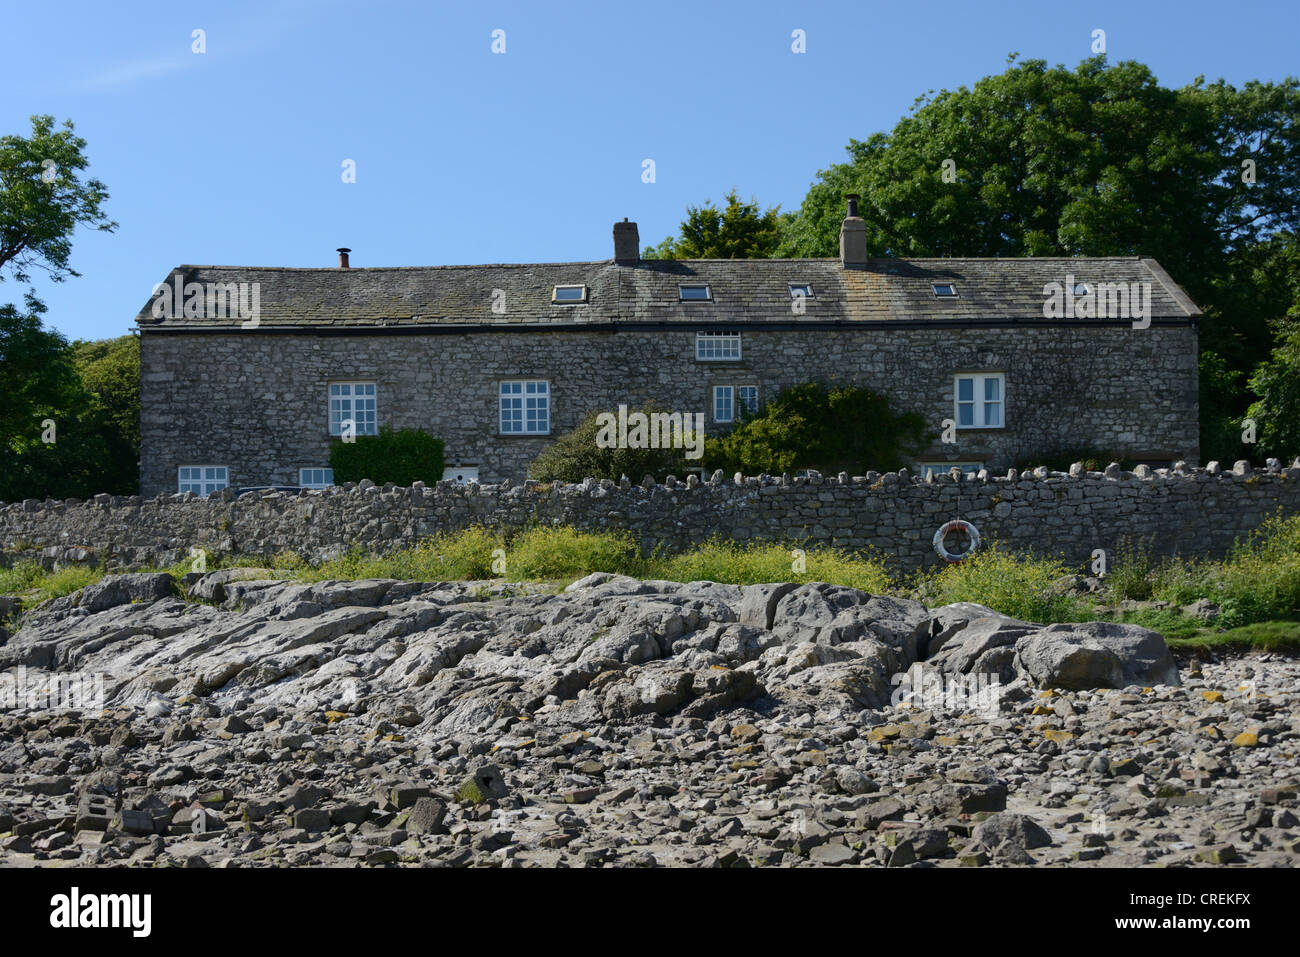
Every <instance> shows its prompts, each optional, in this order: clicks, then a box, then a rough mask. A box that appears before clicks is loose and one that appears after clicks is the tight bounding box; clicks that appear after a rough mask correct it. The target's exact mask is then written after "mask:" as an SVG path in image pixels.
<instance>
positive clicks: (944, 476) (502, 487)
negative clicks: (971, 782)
mask: <svg viewBox="0 0 1300 957" xmlns="http://www.w3.org/2000/svg"><path fill="white" fill-rule="evenodd" d="M1267 476H1277V477H1280V478H1283V479H1290V480H1297V479H1300V457H1297V458H1296V459H1295V461H1294V462H1293V463H1292V465H1291V466H1290V467H1289V468H1283V467H1282V466H1281V463H1280V462H1279V460H1278V459H1269V460H1268V461H1267V463H1266V465H1265V467H1264V468H1263V469H1256V468H1254V467H1253V466H1252V465H1251V463H1250V462H1249V461H1247V460H1245V459H1242V460H1239V461H1237V462H1235V463H1233V466H1232V468H1231V469H1224V468H1223V467H1222V466H1221V465H1220V464H1219V463H1218V462H1209V463H1207V464H1206V465H1205V466H1204V467H1203V468H1202V467H1193V466H1189V465H1187V464H1186V463H1185V462H1176V463H1174V465H1173V467H1171V468H1168V469H1153V468H1150V467H1149V466H1146V465H1139V466H1137V468H1135V469H1134V470H1133V471H1131V472H1130V471H1124V470H1122V469H1120V467H1119V465H1118V464H1117V463H1111V464H1110V465H1109V466H1107V467H1106V469H1105V470H1104V471H1101V472H1091V471H1087V470H1086V469H1085V468H1084V467H1083V464H1082V463H1078V462H1076V463H1075V464H1074V465H1072V466H1070V470H1069V471H1068V472H1056V471H1051V470H1049V469H1047V468H1045V467H1040V468H1037V469H1033V470H1025V471H1023V472H1020V471H1018V470H1016V469H1009V470H1008V471H1007V473H1006V474H1005V475H996V476H994V475H990V474H989V472H988V470H987V469H980V470H979V472H977V473H974V474H966V473H963V472H961V470H960V469H957V468H953V469H950V470H949V471H947V472H938V471H932V472H930V473H929V474H927V475H926V476H924V477H922V476H920V475H916V474H914V473H912V472H911V470H909V469H906V468H904V469H900V470H898V471H897V472H884V473H881V472H868V473H867V474H866V475H853V476H850V475H849V474H848V473H847V472H841V473H839V475H822V474H821V473H820V472H816V471H808V472H806V473H801V474H797V475H794V476H791V475H789V474H788V473H787V474H783V475H768V474H763V475H756V476H745V475H742V474H741V473H739V472H737V473H735V475H734V476H733V477H732V478H731V479H730V480H729V481H728V480H727V479H726V478H725V477H724V476H723V474H722V472H721V471H716V472H714V473H713V475H712V477H711V478H709V479H706V480H704V481H701V480H700V479H699V477H698V476H696V475H694V474H692V475H688V476H687V478H686V480H685V481H682V480H680V479H677V478H675V477H673V476H668V477H667V478H666V479H665V481H664V482H663V483H659V482H656V481H655V479H654V478H653V477H651V476H649V475H647V476H645V477H644V478H643V479H642V481H640V482H638V483H635V484H634V483H633V482H632V481H631V480H630V479H628V478H627V477H626V476H624V477H623V478H622V480H621V481H619V482H614V481H613V480H611V479H599V480H598V479H594V478H588V479H584V480H583V481H581V482H574V483H563V482H556V483H551V482H539V481H537V480H535V479H526V480H523V481H519V482H515V481H511V480H509V479H506V480H503V481H501V482H498V483H495V484H487V485H479V484H478V483H475V482H469V483H458V482H452V481H441V482H437V483H435V484H433V485H426V484H425V483H424V482H415V483H413V484H412V485H410V486H397V485H393V484H392V483H389V484H387V485H383V486H379V485H376V484H375V483H374V482H371V481H370V480H369V479H363V480H362V481H360V482H345V483H344V484H342V485H336V486H330V487H329V488H324V489H302V490H301V491H299V492H292V493H290V492H284V491H280V490H274V489H263V490H252V491H248V492H244V493H243V494H241V495H238V496H236V495H235V490H233V489H229V488H227V489H222V490H221V491H219V492H214V493H212V494H211V495H209V496H206V497H205V496H200V495H196V494H195V493H193V492H185V493H179V494H178V493H169V492H160V493H159V494H158V495H156V496H154V497H153V498H145V497H144V496H141V495H110V494H107V493H102V494H99V495H95V496H93V497H92V498H89V499H85V500H82V499H76V498H69V499H51V498H47V499H36V498H29V499H24V500H23V501H21V502H8V503H6V502H0V520H2V519H3V518H4V517H5V516H6V515H12V514H14V513H15V512H38V511H43V510H47V509H54V510H58V511H62V510H63V509H65V508H67V507H76V506H87V505H89V506H101V507H107V508H118V507H123V506H139V505H144V504H171V503H180V502H253V501H258V500H262V499H276V500H296V499H299V498H332V497H335V496H339V495H357V494H376V493H378V494H386V493H398V494H401V493H406V494H410V493H422V495H429V494H431V493H435V494H436V493H438V492H450V491H457V490H459V491H460V494H462V495H464V496H466V497H469V498H473V497H476V496H480V495H484V496H491V495H495V494H500V493H511V492H514V493H516V494H520V493H527V492H532V493H535V494H536V493H541V494H549V495H551V496H561V497H562V496H570V495H583V494H591V493H592V492H594V491H605V492H607V491H610V490H613V489H615V488H617V489H619V490H622V491H630V490H634V489H639V490H642V491H652V490H656V489H665V490H677V489H697V488H702V489H718V488H728V487H735V488H744V489H752V488H769V487H771V488H781V487H799V486H805V485H830V486H835V485H839V486H859V487H865V488H867V489H869V490H871V491H886V490H890V489H894V488H905V487H907V486H909V485H910V486H929V485H988V484H992V485H1009V484H1012V485H1013V484H1017V483H1025V482H1031V483H1032V482H1052V481H1070V480H1084V479H1092V480H1105V481H1113V482H1165V481H1198V480H1199V481H1205V480H1210V479H1218V480H1222V481H1233V480H1237V479H1250V478H1254V479H1256V480H1258V479H1260V478H1264V477H1267ZM0 547H3V543H0Z"/></svg>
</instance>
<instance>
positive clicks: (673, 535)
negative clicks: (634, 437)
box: [0, 460, 1300, 570]
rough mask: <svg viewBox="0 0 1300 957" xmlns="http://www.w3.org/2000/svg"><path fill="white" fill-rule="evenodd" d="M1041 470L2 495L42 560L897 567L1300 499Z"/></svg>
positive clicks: (1212, 528)
mask: <svg viewBox="0 0 1300 957" xmlns="http://www.w3.org/2000/svg"><path fill="white" fill-rule="evenodd" d="M1072 473H1074V474H1065V473H1061V472H1051V473H1049V472H1047V471H1046V470H1045V469H1040V470H1037V471H1036V472H1035V473H1032V474H1030V473H1026V474H1023V475H1021V474H1016V473H1015V472H1014V471H1010V472H1008V474H1007V475H1005V476H999V477H989V476H988V474H987V472H981V473H980V474H979V475H978V476H974V477H971V476H967V477H966V478H964V479H963V480H961V481H960V482H958V481H954V479H953V477H952V475H950V474H942V473H941V474H938V475H935V476H933V477H932V478H931V479H929V480H922V479H920V478H919V477H916V476H913V475H910V474H909V473H908V472H907V471H906V470H904V471H902V472H888V473H885V474H883V475H880V474H877V473H869V474H868V475H865V476H856V477H851V476H848V475H840V476H826V477H823V476H820V475H817V474H815V473H814V474H812V475H811V476H809V477H808V478H803V477H795V478H789V477H785V476H778V477H773V476H763V477H758V478H745V479H741V481H740V482H739V483H738V482H736V481H735V480H726V481H724V480H723V478H722V476H721V475H720V474H715V475H714V477H713V479H711V480H709V481H705V482H699V481H698V480H696V479H695V477H694V476H691V477H690V478H689V479H688V480H687V481H686V482H679V481H676V480H670V481H669V482H665V483H664V484H658V485H656V484H653V483H647V484H648V485H649V487H643V486H641V485H632V484H631V483H623V485H622V486H620V485H618V484H615V483H613V482H610V481H608V480H605V481H601V482H596V481H593V480H587V481H586V482H583V483H581V484H575V485H553V486H548V485H540V484H538V483H536V482H532V481H528V482H523V483H510V482H502V483H500V484H497V485H482V486H480V485H476V484H469V485H458V484H456V483H453V482H440V483H438V484H436V485H435V486H429V487H424V486H421V485H419V484H417V485H416V486H414V487H412V488H394V487H384V488H380V487H377V486H374V485H372V484H371V483H369V482H362V483H360V485H351V484H349V485H347V486H343V487H338V488H330V489H325V490H321V491H307V492H302V493H300V494H296V495H295V494H287V493H284V492H247V493H244V494H243V495H240V496H238V497H235V496H234V494H233V491H232V490H229V489H227V490H223V491H220V492H217V493H214V494H213V495H212V496H210V497H208V498H201V497H199V496H196V495H195V494H194V493H186V494H184V495H176V494H164V495H159V496H158V497H156V498H152V499H144V498H141V497H139V496H132V497H120V496H110V495H100V496H96V497H95V498H94V499H93V500H91V501H88V502H79V501H77V500H69V501H68V502H55V501H52V500H47V501H45V502H41V501H38V500H35V499H30V500H27V501H25V502H22V503H15V504H10V505H3V506H0V549H3V550H4V551H5V552H9V553H11V554H12V553H17V554H18V555H25V556H27V557H38V556H39V557H41V558H42V559H43V560H44V561H45V562H46V563H47V564H53V563H55V562H68V561H89V560H104V561H106V562H107V563H108V564H109V565H110V566H115V567H124V568H126V567H137V568H138V567H143V566H159V565H167V564H171V563H172V562H175V561H177V560H179V559H181V558H187V557H189V556H190V549H192V548H201V549H203V550H205V551H206V552H207V553H208V554H209V555H211V556H220V555H232V556H234V555H246V556H271V555H274V554H275V553H277V552H280V551H292V552H295V553H298V554H300V555H303V556H304V557H306V558H308V559H309V560H320V559H324V558H328V557H332V556H335V555H338V554H340V553H343V552H345V551H347V550H348V549H349V548H351V547H353V546H357V547H360V548H363V549H369V550H374V551H379V552H382V551H385V550H387V549H390V548H392V547H394V546H399V545H409V544H412V543H414V542H416V541H418V540H419V539H421V538H424V537H426V536H429V535H433V534H435V533H438V532H441V531H449V530H457V529H462V528H466V527H468V526H471V525H476V524H480V525H484V526H488V527H491V528H499V529H505V530H518V529H523V528H526V527H528V526H530V525H534V524H540V525H573V526H575V527H577V528H581V529H589V530H605V529H612V528H613V529H627V530H629V531H630V532H632V534H633V535H634V537H635V538H636V540H637V541H638V542H639V543H640V546H641V547H642V549H643V550H645V551H649V550H650V549H651V548H653V547H655V546H656V545H659V544H663V545H666V546H668V547H669V548H672V549H680V548H683V547H686V546H689V545H691V544H695V543H699V542H702V541H705V540H707V539H709V538H710V537H713V536H719V537H722V538H727V539H733V540H735V541H741V542H744V541H750V540H756V541H778V542H792V543H800V542H806V543H813V544H831V543H834V544H836V545H839V546H842V547H845V548H850V549H861V548H868V547H871V548H876V549H879V550H880V551H882V552H883V553H884V554H885V555H886V556H887V557H888V558H889V559H890V560H891V562H892V563H893V564H894V566H895V567H896V568H898V569H902V570H910V569H914V568H917V567H921V566H926V565H931V564H933V563H935V562H936V561H938V558H937V556H936V555H935V553H934V551H933V550H932V548H931V538H932V536H933V534H934V532H935V530H936V529H937V528H938V527H939V526H940V525H941V524H942V523H943V522H944V521H946V520H947V519H950V518H954V517H960V518H963V519H965V520H967V521H969V522H972V523H974V524H975V525H976V527H977V528H978V529H979V531H980V534H981V535H982V536H983V538H984V539H985V541H986V542H987V541H1000V542H1003V543H1005V544H1006V545H1008V546H1011V547H1013V548H1017V549H1029V550H1032V551H1035V552H1039V553H1049V554H1056V555H1060V556H1061V557H1063V558H1064V559H1065V560H1066V561H1067V562H1069V563H1071V564H1072V565H1079V566H1082V565H1083V564H1084V563H1086V562H1088V561H1089V559H1090V557H1091V555H1092V552H1093V550H1095V549H1104V550H1105V551H1106V552H1107V555H1108V556H1109V558H1110V559H1113V557H1114V550H1115V549H1117V548H1118V546H1119V544H1120V542H1121V541H1122V540H1123V539H1125V538H1129V539H1135V540H1136V539H1144V540H1146V541H1147V542H1148V543H1149V544H1150V545H1151V547H1152V550H1153V552H1154V553H1155V554H1157V555H1168V554H1174V553H1181V554H1189V555H1196V556H1216V555H1222V554H1223V553H1224V552H1225V551H1226V549H1228V548H1229V547H1230V546H1231V544H1232V542H1233V541H1234V540H1235V539H1236V538H1238V537H1239V536H1242V535H1245V534H1246V533H1248V532H1250V531H1251V530H1252V529H1254V528H1255V527H1257V526H1258V525H1259V523H1260V522H1261V521H1262V520H1263V519H1265V518H1267V517H1268V516H1269V515H1270V514H1272V513H1274V512H1276V511H1278V510H1281V511H1283V512H1284V513H1288V514H1291V513H1295V512H1297V511H1300V460H1298V461H1297V462H1296V463H1295V464H1294V465H1293V466H1292V467H1291V468H1286V469H1283V468H1281V467H1280V465H1279V463H1277V461H1276V460H1270V461H1269V463H1268V467H1267V468H1266V469H1264V470H1254V469H1252V468H1251V466H1250V465H1249V463H1246V462H1239V463H1237V464H1236V465H1235V466H1234V468H1233V469H1232V470H1230V471H1226V470H1221V469H1220V468H1219V466H1218V464H1217V463H1214V462H1211V463H1209V464H1208V465H1207V466H1206V467H1205V468H1204V469H1201V468H1190V467H1188V466H1185V465H1182V464H1181V463H1180V464H1179V465H1177V466H1176V467H1175V468H1173V469H1168V470H1165V469H1158V470H1152V469H1149V468H1146V467H1145V466H1139V467H1138V468H1137V469H1136V470H1135V471H1134V472H1122V471H1120V470H1119V468H1118V467H1117V466H1112V467H1111V468H1109V469H1107V471H1106V472H1105V473H1100V472H1086V473H1085V472H1084V471H1083V470H1082V468H1081V467H1077V466H1076V467H1075V468H1074V469H1072Z"/></svg>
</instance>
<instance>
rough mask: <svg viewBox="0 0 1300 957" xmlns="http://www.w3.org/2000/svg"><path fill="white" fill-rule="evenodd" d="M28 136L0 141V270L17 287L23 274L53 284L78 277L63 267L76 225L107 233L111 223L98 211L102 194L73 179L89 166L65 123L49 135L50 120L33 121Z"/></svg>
mask: <svg viewBox="0 0 1300 957" xmlns="http://www.w3.org/2000/svg"><path fill="white" fill-rule="evenodd" d="M31 121H32V135H31V137H30V138H27V139H24V138H23V137H21V136H4V137H0V270H2V269H3V268H4V267H6V266H8V267H10V268H11V269H13V271H14V278H15V279H17V280H18V281H19V282H27V281H28V280H29V279H30V276H29V274H28V270H29V269H32V268H40V269H43V270H45V272H46V273H47V274H48V275H49V278H50V279H51V280H52V281H54V282H62V281H63V280H64V278H66V277H67V276H78V275H80V273H78V272H77V271H76V270H74V269H73V268H72V267H71V266H69V265H68V257H69V256H70V255H71V253H72V233H73V231H74V230H75V229H76V227H77V226H78V225H86V226H93V227H94V228H96V229H99V230H102V231H104V232H112V231H113V230H114V229H116V228H117V223H115V222H113V221H111V220H110V219H108V217H106V216H105V215H104V213H103V211H102V210H101V206H102V204H103V202H104V201H105V200H106V199H108V192H107V189H106V187H105V186H104V184H103V183H101V182H100V181H99V180H97V179H89V180H86V181H85V182H83V181H82V180H81V178H80V177H79V176H78V175H77V173H78V171H80V170H84V169H85V168H86V166H87V165H88V164H89V161H88V160H87V159H86V156H85V154H84V153H83V150H84V149H85V148H86V141H85V140H83V139H82V138H81V137H79V136H76V135H74V134H73V126H72V121H71V120H64V122H63V126H64V128H63V129H62V130H57V131H56V130H55V129H54V117H52V116H33V117H32V118H31Z"/></svg>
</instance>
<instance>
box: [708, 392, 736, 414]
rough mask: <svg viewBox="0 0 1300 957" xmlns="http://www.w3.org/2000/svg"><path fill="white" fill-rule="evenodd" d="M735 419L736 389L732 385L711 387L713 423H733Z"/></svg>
mask: <svg viewBox="0 0 1300 957" xmlns="http://www.w3.org/2000/svg"><path fill="white" fill-rule="evenodd" d="M735 419H736V387H735V386H732V385H715V386H714V387H713V421H714V422H734V421H735Z"/></svg>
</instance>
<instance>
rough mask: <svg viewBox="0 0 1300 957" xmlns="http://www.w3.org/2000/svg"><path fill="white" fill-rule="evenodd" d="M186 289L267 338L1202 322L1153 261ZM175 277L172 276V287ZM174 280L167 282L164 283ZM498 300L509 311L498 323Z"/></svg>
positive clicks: (587, 265)
mask: <svg viewBox="0 0 1300 957" xmlns="http://www.w3.org/2000/svg"><path fill="white" fill-rule="evenodd" d="M178 270H179V271H180V272H181V274H182V275H183V277H184V281H185V282H198V283H204V284H206V283H226V282H235V283H239V282H248V283H253V282H256V283H259V292H260V305H261V315H260V324H261V326H262V327H273V328H274V327H307V328H316V327H348V326H359V327H366V326H375V325H385V326H426V325H428V326H445V325H472V326H480V325H489V324H490V325H503V326H510V325H544V326H545V325H561V324H563V325H568V324H571V323H596V322H599V323H608V322H622V323H660V322H673V323H683V324H688V325H700V324H711V323H718V324H727V323H741V322H745V323H749V322H763V321H772V322H777V321H780V322H786V323H789V322H816V321H827V320H833V321H846V322H873V321H906V322H925V321H931V320H950V321H954V320H955V321H971V320H1005V319H1015V320H1021V319H1023V320H1037V321H1040V322H1042V321H1044V320H1043V300H1044V295H1043V287H1044V285H1046V284H1047V283H1050V282H1059V283H1064V282H1065V280H1066V274H1067V273H1069V274H1072V275H1073V276H1074V281H1075V282H1094V283H1100V282H1126V283H1127V282H1142V281H1146V282H1150V283H1151V314H1152V317H1153V318H1155V319H1160V318H1168V319H1182V320H1188V319H1195V318H1196V317H1199V316H1200V314H1201V312H1200V310H1199V309H1198V308H1197V307H1196V305H1195V304H1194V303H1192V301H1191V300H1190V299H1189V298H1188V297H1187V295H1186V293H1184V292H1183V290H1182V289H1181V288H1179V286H1178V285H1177V284H1176V283H1174V282H1173V280H1172V279H1170V278H1169V276H1168V275H1167V274H1166V273H1165V271H1164V270H1163V269H1162V268H1161V267H1160V265H1159V264H1158V263H1156V262H1155V260H1153V259H1144V258H1139V257H1136V256H1131V257H1113V258H1089V259H1083V258H1073V259H1070V258H1061V259H1048V258H1043V259H881V260H872V261H871V262H869V263H868V264H867V266H866V267H865V268H861V269H846V268H844V267H843V266H842V265H841V263H840V261H839V260H838V259H748V260H734V259H696V260H680V261H643V262H640V263H638V264H636V265H630V266H620V265H616V264H615V263H614V262H613V261H612V260H606V261H603V262H582V263H539V264H533V265H488V266H428V267H426V266H415V267H394V268H355V269H337V268H328V269H295V268H276V267H264V266H249V267H239V266H180V267H178ZM174 274H175V272H173V275H174ZM165 281H166V282H168V283H169V284H170V283H171V282H172V279H171V277H170V276H169V277H168V278H167V279H166V280H165ZM934 282H952V283H955V284H956V286H957V291H958V293H959V296H958V298H957V299H938V298H936V297H935V295H934V292H933V290H932V288H931V283H934ZM578 283H582V284H585V285H586V286H587V287H588V301H587V302H585V303H581V304H573V305H558V304H555V303H553V302H552V301H551V294H552V288H553V287H554V286H556V285H568V284H578ZM682 283H708V284H709V286H710V287H711V289H712V294H713V301H711V302H681V301H680V300H679V296H678V286H679V284H682ZM789 283H810V284H811V285H812V289H813V298H812V299H810V300H808V301H807V304H806V305H807V308H806V311H805V312H804V314H803V315H802V316H798V315H795V314H793V313H792V310H791V299H790V290H789V285H788V284H789ZM493 290H503V291H504V301H505V312H504V314H501V313H494V312H493V309H492V303H493ZM152 303H153V299H152V297H151V298H150V301H149V302H147V303H146V304H145V306H144V308H143V309H141V311H140V313H139V315H138V316H137V317H136V319H137V322H138V323H139V324H140V326H141V327H142V328H145V329H149V328H167V329H171V328H197V327H212V326H216V327H224V326H237V325H238V323H239V319H238V318H233V319H225V320H222V319H198V318H189V319H185V318H177V319H162V320H159V319H155V318H154V317H153V315H152V313H151V306H152Z"/></svg>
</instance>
